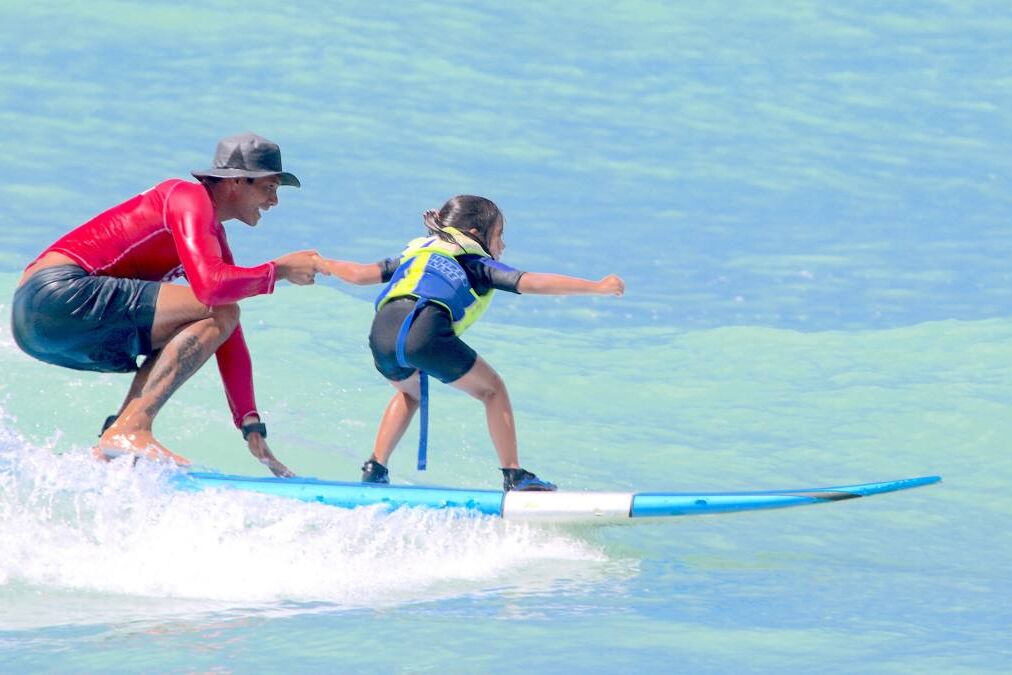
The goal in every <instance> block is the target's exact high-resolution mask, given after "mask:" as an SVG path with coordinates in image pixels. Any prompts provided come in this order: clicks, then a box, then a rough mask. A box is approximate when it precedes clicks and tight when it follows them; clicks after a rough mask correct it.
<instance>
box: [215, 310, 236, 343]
mask: <svg viewBox="0 0 1012 675" xmlns="http://www.w3.org/2000/svg"><path fill="white" fill-rule="evenodd" d="M211 317H212V318H213V319H214V321H215V323H217V324H218V326H219V327H220V328H221V330H222V331H223V332H224V333H225V334H226V335H231V334H232V331H234V330H235V329H236V326H238V325H239V305H237V304H231V305H218V306H217V307H213V308H212V309H211Z"/></svg>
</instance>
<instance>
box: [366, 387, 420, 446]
mask: <svg viewBox="0 0 1012 675" xmlns="http://www.w3.org/2000/svg"><path fill="white" fill-rule="evenodd" d="M390 384H392V385H393V386H394V388H396V389H397V393H395V394H394V395H393V397H392V398H391V399H390V402H389V403H387V407H386V410H384V411H383V418H382V419H381V420H380V425H379V429H378V430H377V431H376V442H375V443H374V444H373V450H372V456H373V459H375V460H376V461H377V462H379V463H380V464H383V465H386V463H387V460H389V459H390V455H391V453H393V451H394V448H395V447H397V443H398V442H400V440H401V438H402V437H403V436H404V432H405V431H407V430H408V426H409V425H410V424H411V418H412V417H414V415H415V411H416V410H418V399H419V393H418V373H417V372H416V373H415V374H414V375H412V376H411V377H409V378H407V379H406V380H401V381H400V382H391V383H390Z"/></svg>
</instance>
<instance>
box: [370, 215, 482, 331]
mask: <svg viewBox="0 0 1012 675" xmlns="http://www.w3.org/2000/svg"><path fill="white" fill-rule="evenodd" d="M443 232H446V233H447V234H449V235H450V236H451V237H453V241H452V242H450V241H446V240H445V239H442V238H440V237H438V236H436V235H431V236H428V237H419V238H417V239H413V240H411V241H410V242H408V246H407V248H405V249H404V252H403V253H402V254H401V264H400V266H399V267H398V268H397V271H396V272H394V275H393V277H391V279H390V281H389V282H388V283H387V285H386V287H385V288H384V289H383V291H382V292H381V293H380V295H379V297H378V298H376V310H377V311H379V309H380V308H381V307H383V305H385V304H386V303H388V302H389V301H391V300H393V299H394V298H404V297H411V298H418V299H425V300H428V301H430V302H434V303H436V304H437V305H441V306H443V307H445V308H446V310H447V311H448V312H449V313H450V318H451V320H452V322H453V332H454V334H456V335H460V334H461V333H463V332H464V331H465V330H467V329H468V327H470V325H471V324H473V323H474V322H475V321H477V320H478V319H479V318H480V317H481V315H482V314H484V313H485V310H487V309H488V306H489V305H490V304H492V293H494V290H492V289H490V290H489V291H488V292H487V293H485V294H484V295H478V294H477V293H476V292H475V290H474V288H472V287H471V282H470V281H468V279H467V274H466V273H465V272H464V268H463V267H461V265H460V263H459V262H457V257H458V256H462V255H480V256H485V257H491V256H489V254H488V252H487V251H486V250H485V249H484V248H482V246H481V244H479V243H478V242H476V241H475V240H474V239H472V238H471V237H469V236H467V235H466V234H464V233H463V232H461V231H460V230H458V229H456V228H453V227H447V228H444V229H443Z"/></svg>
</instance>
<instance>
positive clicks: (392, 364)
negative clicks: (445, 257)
mask: <svg viewBox="0 0 1012 675" xmlns="http://www.w3.org/2000/svg"><path fill="white" fill-rule="evenodd" d="M414 308H415V299H414V298H395V299H393V300H391V301H389V302H387V303H386V304H385V305H383V307H381V308H380V310H379V311H378V312H376V316H375V317H373V321H372V330H371V331H369V349H371V350H372V358H373V361H374V362H375V363H376V370H378V371H379V372H380V373H381V374H382V375H383V377H385V378H387V379H388V380H392V381H394V382H400V381H401V380H406V379H408V378H409V377H411V375H412V374H413V373H414V372H415V370H416V369H418V370H424V371H425V372H426V373H428V374H429V375H431V376H432V377H434V378H436V379H437V380H439V381H440V382H445V383H446V384H449V383H451V382H454V381H456V380H459V379H460V378H461V377H462V376H463V375H464V374H465V373H467V371H469V370H471V368H472V367H473V366H474V362H475V361H477V360H478V353H477V352H476V351H474V350H473V349H471V348H470V347H468V346H467V344H466V343H465V342H464V341H463V340H461V339H460V338H459V337H457V336H456V335H455V334H454V333H453V322H452V321H451V320H450V313H449V312H447V311H446V309H444V308H443V307H440V306H439V305H432V304H429V305H426V306H425V307H422V308H421V309H420V310H419V311H418V314H416V315H415V320H414V321H413V322H412V324H411V330H409V331H408V337H407V340H406V341H405V344H404V355H405V357H407V361H408V363H410V364H411V365H412V366H413V367H412V368H404V367H403V366H401V365H400V364H398V363H397V334H398V333H399V332H400V330H401V324H403V323H404V319H405V318H407V316H408V314H410V313H411V310H413V309H414Z"/></svg>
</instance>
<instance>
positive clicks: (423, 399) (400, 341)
mask: <svg viewBox="0 0 1012 675" xmlns="http://www.w3.org/2000/svg"><path fill="white" fill-rule="evenodd" d="M428 302H429V301H428V300H426V299H425V298H420V299H419V300H418V301H417V302H416V303H415V306H414V308H412V310H411V312H410V313H409V314H408V315H407V316H406V317H404V322H403V323H401V329H400V330H399V331H398V332H397V348H396V355H397V365H399V366H400V367H401V368H411V367H412V366H411V364H410V363H408V357H407V354H406V350H405V344H406V343H407V341H408V331H409V330H411V324H412V323H414V320H415V317H416V316H418V312H419V311H420V310H421V309H422V307H424V306H425V305H427V304H428ZM418 388H419V398H420V402H419V408H420V410H419V419H418V422H419V430H418V470H419V471H425V467H426V464H427V460H428V445H429V376H428V375H426V374H425V371H423V370H422V369H421V368H419V369H418Z"/></svg>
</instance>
